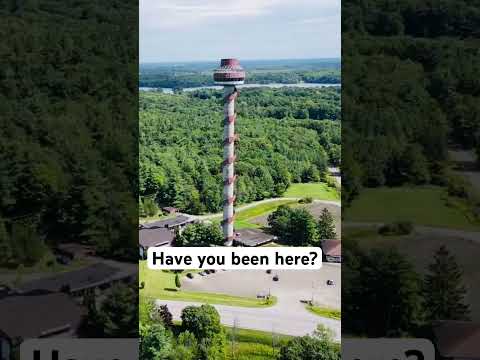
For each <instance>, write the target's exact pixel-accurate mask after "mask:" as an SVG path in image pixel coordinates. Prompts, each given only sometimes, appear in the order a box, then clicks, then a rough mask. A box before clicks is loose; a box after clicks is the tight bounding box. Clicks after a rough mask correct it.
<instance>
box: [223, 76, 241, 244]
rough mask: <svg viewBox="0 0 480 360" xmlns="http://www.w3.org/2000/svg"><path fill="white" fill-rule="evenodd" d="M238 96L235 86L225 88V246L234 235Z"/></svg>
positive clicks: (230, 241) (231, 241)
mask: <svg viewBox="0 0 480 360" xmlns="http://www.w3.org/2000/svg"><path fill="white" fill-rule="evenodd" d="M237 95H238V92H237V89H236V88H235V86H232V85H226V86H225V88H224V124H223V169H222V170H223V222H222V223H223V225H222V227H223V236H224V238H225V245H228V246H230V245H232V243H233V238H234V233H233V224H234V220H235V219H234V209H233V205H234V202H235V190H234V189H235V180H236V178H235V140H236V135H235V120H236V114H235V99H236V97H237Z"/></svg>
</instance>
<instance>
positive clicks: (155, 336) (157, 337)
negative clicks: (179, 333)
mask: <svg viewBox="0 0 480 360" xmlns="http://www.w3.org/2000/svg"><path fill="white" fill-rule="evenodd" d="M137 326H138V325H137ZM139 350H140V354H139V355H140V356H139V358H140V359H142V360H167V359H170V356H171V355H172V353H173V346H172V335H171V333H170V332H168V331H167V330H166V329H165V327H164V326H163V324H143V323H140V349H139Z"/></svg>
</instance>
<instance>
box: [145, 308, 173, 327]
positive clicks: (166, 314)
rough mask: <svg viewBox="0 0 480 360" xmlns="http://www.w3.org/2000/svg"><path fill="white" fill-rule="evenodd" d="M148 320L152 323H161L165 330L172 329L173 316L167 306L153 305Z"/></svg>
mask: <svg viewBox="0 0 480 360" xmlns="http://www.w3.org/2000/svg"><path fill="white" fill-rule="evenodd" d="M149 312H150V318H151V319H152V320H153V321H154V322H161V323H162V324H163V325H164V326H165V327H166V328H169V329H171V328H172V327H173V315H172V313H171V312H170V310H168V306H167V305H165V304H164V305H160V306H156V305H155V304H153V306H151V307H150V310H149Z"/></svg>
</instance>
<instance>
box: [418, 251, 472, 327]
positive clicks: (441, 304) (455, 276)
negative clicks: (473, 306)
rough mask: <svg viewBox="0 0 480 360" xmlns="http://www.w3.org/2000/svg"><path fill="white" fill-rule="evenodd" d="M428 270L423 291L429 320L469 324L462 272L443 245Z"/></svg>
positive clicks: (468, 311)
mask: <svg viewBox="0 0 480 360" xmlns="http://www.w3.org/2000/svg"><path fill="white" fill-rule="evenodd" d="M428 270H429V272H428V273H427V275H425V280H424V291H423V297H424V302H425V310H426V313H427V319H428V320H430V321H433V320H469V313H470V310H469V306H468V305H467V304H466V303H465V294H466V292H467V290H466V288H465V286H464V284H463V272H462V270H461V268H460V267H459V265H458V264H457V262H456V260H455V257H454V256H453V255H451V254H450V252H449V251H448V249H447V248H446V247H445V246H444V245H442V246H441V247H440V248H439V249H438V250H437V251H436V253H435V256H434V262H433V263H432V264H430V265H429V266H428Z"/></svg>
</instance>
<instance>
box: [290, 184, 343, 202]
mask: <svg viewBox="0 0 480 360" xmlns="http://www.w3.org/2000/svg"><path fill="white" fill-rule="evenodd" d="M283 196H284V197H298V198H304V197H311V198H312V199H315V200H331V201H335V200H340V194H339V192H338V190H337V189H334V188H331V187H328V186H327V184H325V183H306V184H292V185H290V187H289V188H288V189H287V191H286V192H285V194H284V195H283Z"/></svg>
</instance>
